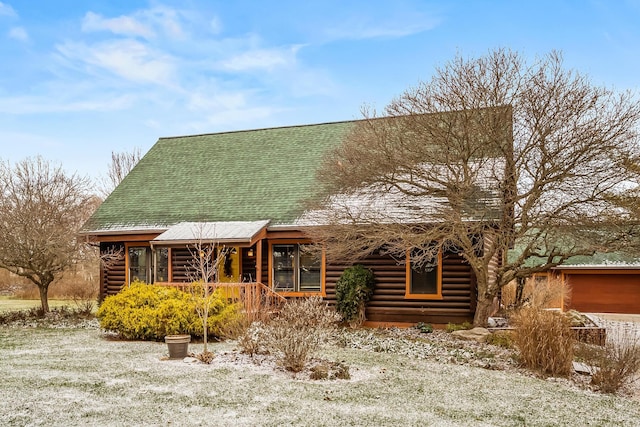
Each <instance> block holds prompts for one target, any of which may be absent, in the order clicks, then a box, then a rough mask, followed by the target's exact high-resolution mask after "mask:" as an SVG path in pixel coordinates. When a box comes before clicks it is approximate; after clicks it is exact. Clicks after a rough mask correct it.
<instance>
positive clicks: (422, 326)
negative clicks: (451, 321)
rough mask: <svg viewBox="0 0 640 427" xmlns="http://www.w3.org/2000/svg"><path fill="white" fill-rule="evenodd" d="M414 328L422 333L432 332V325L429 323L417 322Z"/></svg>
mask: <svg viewBox="0 0 640 427" xmlns="http://www.w3.org/2000/svg"><path fill="white" fill-rule="evenodd" d="M416 329H417V330H419V331H420V332H421V333H423V334H430V333H432V332H433V326H432V325H431V323H424V322H418V324H417V325H416Z"/></svg>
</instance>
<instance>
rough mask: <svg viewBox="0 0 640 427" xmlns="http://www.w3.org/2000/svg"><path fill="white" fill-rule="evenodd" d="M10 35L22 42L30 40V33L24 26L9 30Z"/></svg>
mask: <svg viewBox="0 0 640 427" xmlns="http://www.w3.org/2000/svg"><path fill="white" fill-rule="evenodd" d="M9 37H10V38H12V39H15V40H18V41H21V42H26V41H29V34H27V30H25V29H24V28H23V27H13V28H12V29H10V30H9Z"/></svg>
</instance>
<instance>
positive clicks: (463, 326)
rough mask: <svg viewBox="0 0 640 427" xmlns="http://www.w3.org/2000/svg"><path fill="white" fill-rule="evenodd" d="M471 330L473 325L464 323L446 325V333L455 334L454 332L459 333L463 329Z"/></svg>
mask: <svg viewBox="0 0 640 427" xmlns="http://www.w3.org/2000/svg"><path fill="white" fill-rule="evenodd" d="M471 328H473V325H472V324H471V323H469V322H464V323H447V327H446V329H445V330H446V331H447V332H455V331H461V330H464V329H471Z"/></svg>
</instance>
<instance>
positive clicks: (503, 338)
mask: <svg viewBox="0 0 640 427" xmlns="http://www.w3.org/2000/svg"><path fill="white" fill-rule="evenodd" d="M485 342H486V343H487V344H491V345H495V346H497V347H502V348H513V339H512V337H511V332H509V331H497V332H494V333H492V334H490V335H487V337H486V338H485Z"/></svg>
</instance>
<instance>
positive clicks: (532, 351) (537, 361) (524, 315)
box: [512, 309, 575, 376]
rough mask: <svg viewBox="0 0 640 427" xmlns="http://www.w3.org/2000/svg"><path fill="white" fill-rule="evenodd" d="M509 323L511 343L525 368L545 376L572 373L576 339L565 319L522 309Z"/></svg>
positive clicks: (554, 313)
mask: <svg viewBox="0 0 640 427" xmlns="http://www.w3.org/2000/svg"><path fill="white" fill-rule="evenodd" d="M512 321H513V323H514V326H515V329H514V332H513V341H514V343H515V345H516V347H517V348H518V351H519V353H520V361H521V362H522V363H523V364H524V366H526V367H527V368H528V369H532V370H534V371H538V372H540V373H542V374H545V375H553V376H568V375H569V374H571V372H572V370H573V346H574V342H575V339H574V334H573V331H572V330H571V323H570V321H569V319H567V317H566V316H564V315H563V314H562V313H559V312H556V311H549V310H536V309H522V310H520V311H518V312H517V313H516V314H515V315H513V316H512Z"/></svg>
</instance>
